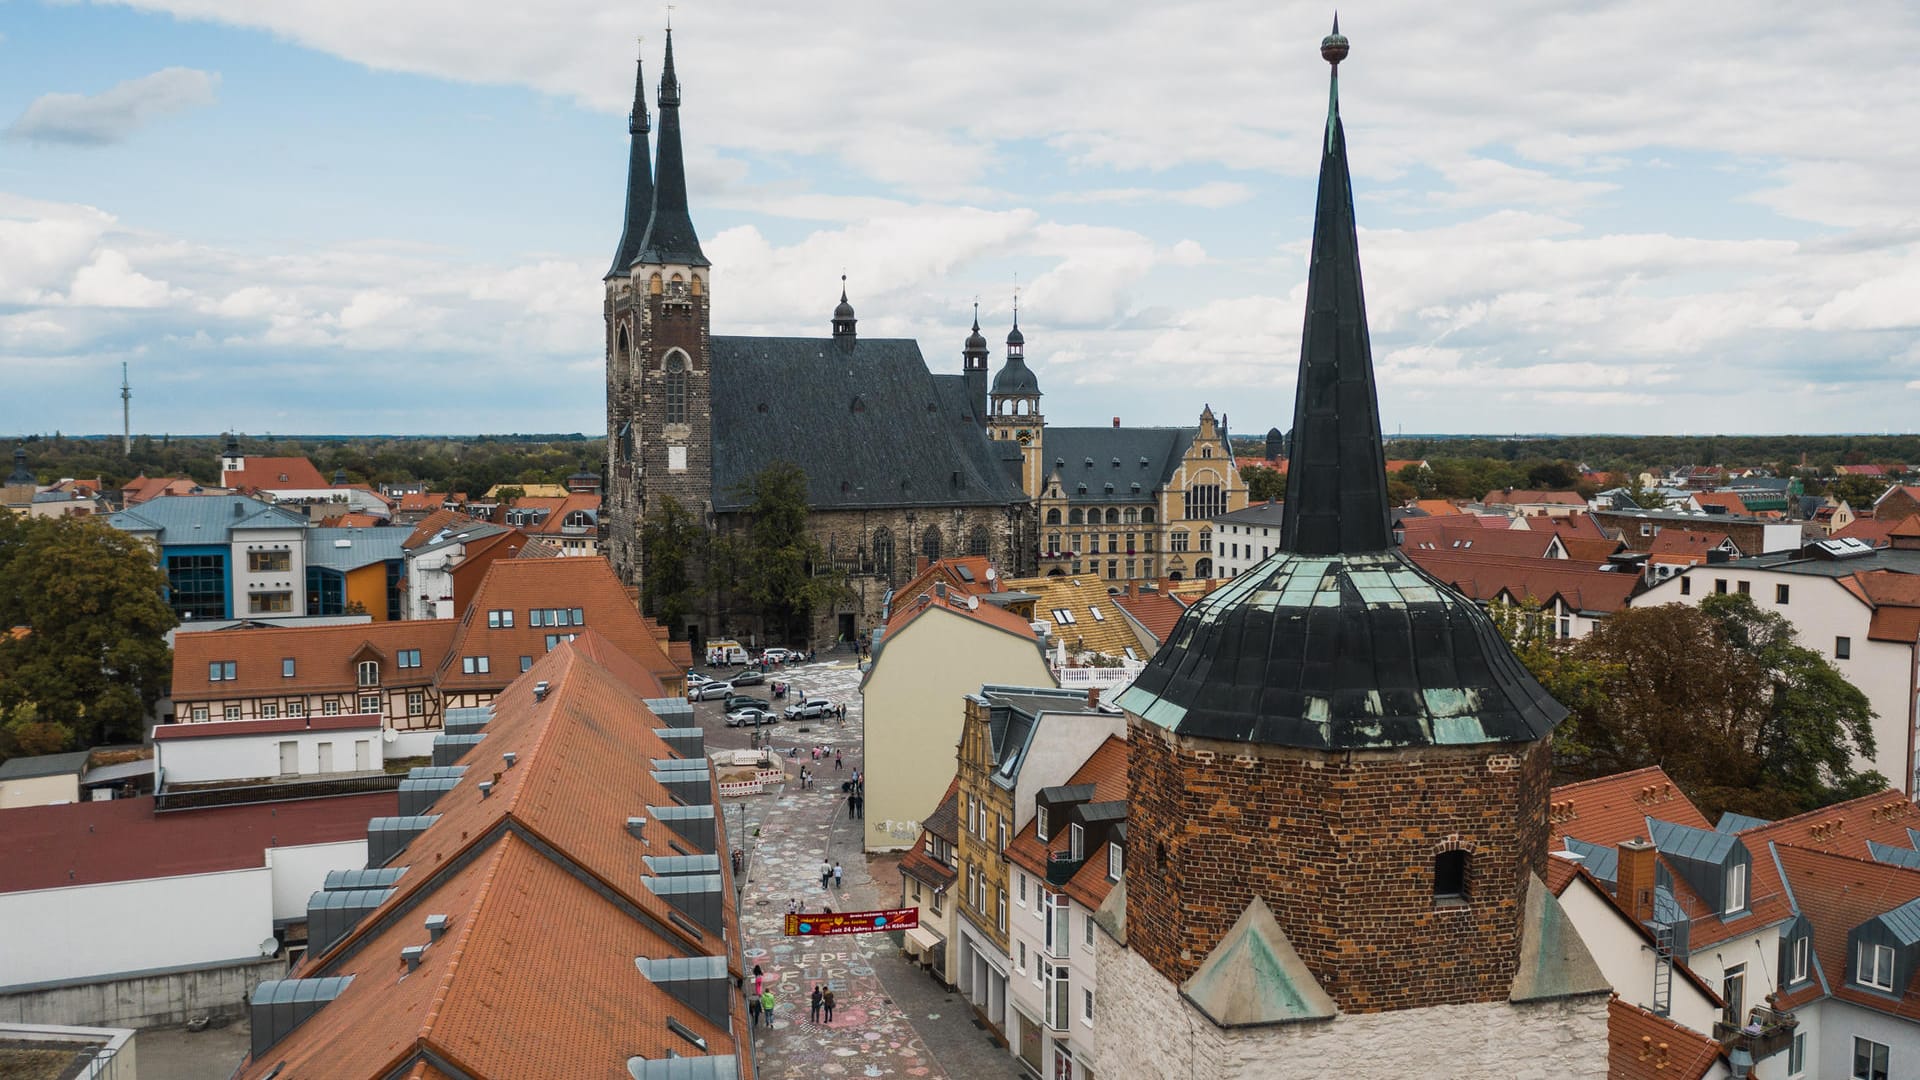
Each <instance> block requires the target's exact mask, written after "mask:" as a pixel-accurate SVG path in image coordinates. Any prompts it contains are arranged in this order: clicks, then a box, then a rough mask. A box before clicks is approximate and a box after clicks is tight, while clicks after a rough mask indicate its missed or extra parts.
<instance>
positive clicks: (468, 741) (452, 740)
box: [433, 732, 487, 765]
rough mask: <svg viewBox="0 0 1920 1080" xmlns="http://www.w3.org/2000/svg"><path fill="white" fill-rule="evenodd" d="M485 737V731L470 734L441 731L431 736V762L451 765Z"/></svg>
mask: <svg viewBox="0 0 1920 1080" xmlns="http://www.w3.org/2000/svg"><path fill="white" fill-rule="evenodd" d="M486 737H487V736H486V733H485V732H475V733H474V734H472V735H448V734H446V733H444V732H443V733H441V734H439V735H435V736H434V737H433V763H434V764H435V765H452V764H454V763H456V762H458V761H459V760H460V759H461V758H463V757H465V756H466V755H467V751H469V750H471V749H473V748H474V747H475V746H476V745H478V744H479V742H480V740H481V739H484V738H486Z"/></svg>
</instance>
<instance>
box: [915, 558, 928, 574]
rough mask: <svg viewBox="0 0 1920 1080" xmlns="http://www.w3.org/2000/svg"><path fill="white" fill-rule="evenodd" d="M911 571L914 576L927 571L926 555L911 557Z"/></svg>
mask: <svg viewBox="0 0 1920 1080" xmlns="http://www.w3.org/2000/svg"><path fill="white" fill-rule="evenodd" d="M913 572H914V574H915V575H916V576H917V575H920V574H924V573H926V572H927V557H926V556H925V555H915V556H914V557H913Z"/></svg>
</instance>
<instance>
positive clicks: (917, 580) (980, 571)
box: [893, 555, 999, 596]
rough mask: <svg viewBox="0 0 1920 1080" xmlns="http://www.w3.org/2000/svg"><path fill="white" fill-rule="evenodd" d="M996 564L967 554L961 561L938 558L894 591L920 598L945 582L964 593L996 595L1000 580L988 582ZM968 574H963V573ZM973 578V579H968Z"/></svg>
mask: <svg viewBox="0 0 1920 1080" xmlns="http://www.w3.org/2000/svg"><path fill="white" fill-rule="evenodd" d="M992 569H993V563H992V562H991V561H990V560H988V559H987V558H986V557H984V556H979V555H967V556H962V557H958V558H947V559H935V560H934V561H932V562H930V563H928V564H927V565H926V566H925V567H924V568H922V569H921V570H919V571H917V572H915V574H914V575H913V576H912V577H910V578H908V579H907V580H906V582H905V583H904V584H902V585H901V586H900V587H898V588H896V589H894V590H893V594H894V595H895V596H918V595H920V594H921V593H923V592H932V591H933V587H934V585H935V584H937V583H940V582H945V583H946V586H947V588H948V590H949V591H958V592H962V593H986V592H993V591H995V590H996V589H997V588H998V587H999V578H998V576H997V574H996V576H995V577H994V578H993V580H991V581H989V580H988V573H987V572H988V571H989V570H992ZM962 570H964V571H965V572H966V573H965V574H964V575H963V574H962V573H961V571H962ZM969 577H971V578H972V580H968V578H969Z"/></svg>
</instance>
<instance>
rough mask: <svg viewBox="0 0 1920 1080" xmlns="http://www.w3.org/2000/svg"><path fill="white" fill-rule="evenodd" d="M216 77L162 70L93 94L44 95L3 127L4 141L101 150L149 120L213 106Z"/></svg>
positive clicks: (192, 70)
mask: <svg viewBox="0 0 1920 1080" xmlns="http://www.w3.org/2000/svg"><path fill="white" fill-rule="evenodd" d="M219 82H220V77H219V76H218V75H214V74H210V73H208V72H205V71H198V70H195V69H194V68H182V67H170V68H162V69H160V70H159V71H156V72H154V73H153V74H151V75H142V76H141V77H140V78H137V79H128V80H127V81H126V82H123V83H121V84H119V85H118V86H115V87H113V88H112V89H110V90H103V91H101V92H100V93H98V94H94V95H91V96H89V95H86V94H62V93H55V94H45V95H42V96H41V97H38V98H35V99H34V100H33V101H32V102H31V103H30V104H28V106H27V108H26V111H25V112H23V113H21V114H20V116H19V118H18V119H16V120H14V122H13V125H12V126H11V127H9V128H7V137H8V138H11V139H22V140H26V141H29V142H49V143H72V144H76V145H80V146H103V145H105V144H107V143H115V142H119V141H121V140H122V139H125V138H127V137H128V136H130V135H132V134H133V133H134V132H135V131H138V130H139V129H140V128H141V127H143V126H145V125H147V124H149V123H151V122H152V121H154V120H156V119H158V118H160V117H162V116H167V115H170V114H173V113H178V112H184V111H186V110H188V109H193V108H199V107H201V106H205V105H212V104H213V103H214V87H215V86H217V85H219Z"/></svg>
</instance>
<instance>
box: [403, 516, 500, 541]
mask: <svg viewBox="0 0 1920 1080" xmlns="http://www.w3.org/2000/svg"><path fill="white" fill-rule="evenodd" d="M482 524H485V523H484V522H482V521H481V520H480V519H479V518H476V517H468V516H467V515H465V514H463V513H461V512H459V511H458V510H435V511H434V512H433V513H431V514H428V515H427V516H426V517H423V518H421V519H420V523H419V524H418V525H415V526H414V527H413V533H412V534H411V535H409V536H408V537H407V538H406V540H404V541H402V542H401V544H400V546H401V547H402V548H405V549H406V550H408V551H412V550H413V549H414V548H417V547H419V546H420V545H422V544H425V543H427V542H429V541H431V540H432V539H433V538H434V537H436V536H438V535H440V533H441V531H442V530H445V529H458V528H461V527H463V526H467V525H482Z"/></svg>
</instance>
